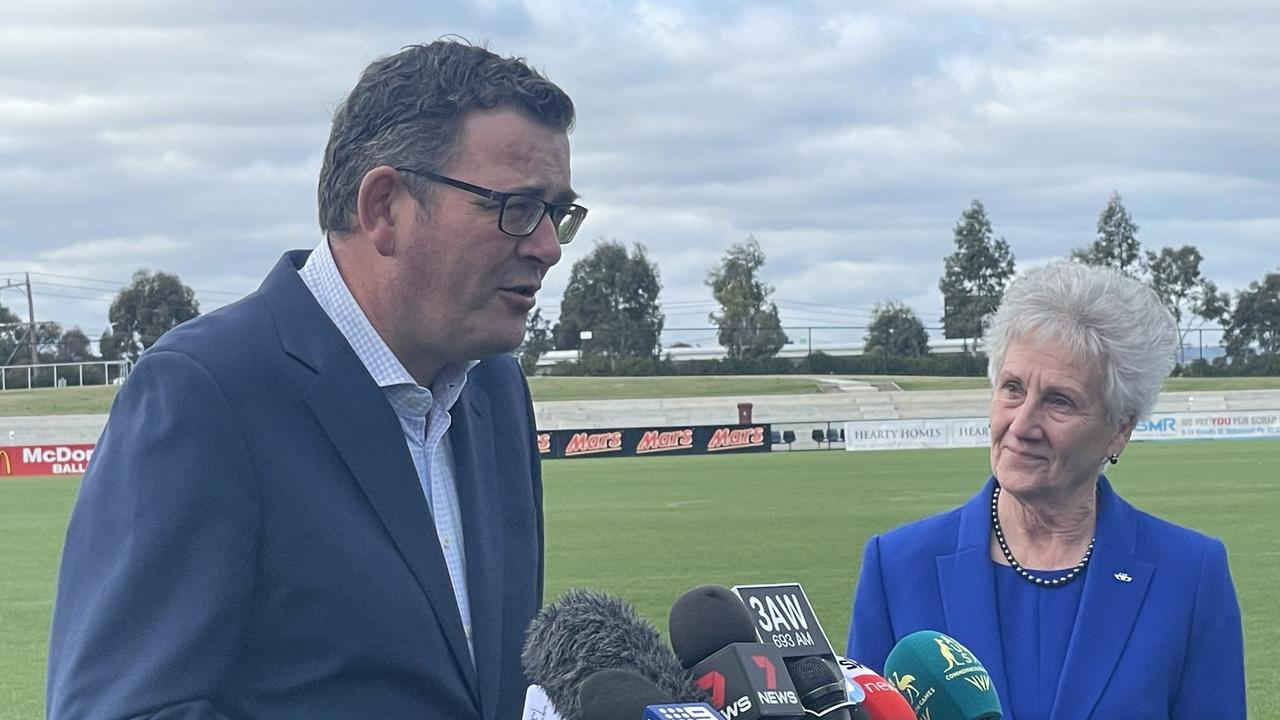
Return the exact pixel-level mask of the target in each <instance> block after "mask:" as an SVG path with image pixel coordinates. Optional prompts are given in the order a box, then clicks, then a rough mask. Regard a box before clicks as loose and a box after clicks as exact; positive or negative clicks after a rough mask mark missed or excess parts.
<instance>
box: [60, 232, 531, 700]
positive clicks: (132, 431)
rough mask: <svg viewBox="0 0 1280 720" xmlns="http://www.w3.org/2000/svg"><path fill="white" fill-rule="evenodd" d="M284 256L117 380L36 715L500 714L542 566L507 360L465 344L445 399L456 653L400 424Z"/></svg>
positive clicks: (443, 586) (512, 684) (446, 593)
mask: <svg viewBox="0 0 1280 720" xmlns="http://www.w3.org/2000/svg"><path fill="white" fill-rule="evenodd" d="M306 256H307V253H306V252H305V251H297V252H292V253H289V254H287V255H285V257H284V258H283V259H282V260H281V261H280V263H279V264H278V265H277V266H276V267H275V269H274V270H273V271H272V272H271V274H270V275H269V276H268V277H267V279H266V280H265V281H264V282H263V284H262V287H261V288H259V290H258V291H257V292H255V293H254V294H252V295H250V296H248V297H246V298H245V299H243V300H241V301H239V302H237V303H234V304H232V305H230V306H227V307H226V308H223V309H220V310H217V311H215V312H212V313H209V314H207V315H204V316H202V317H199V318H197V319H195V320H192V321H191V322H188V323H186V324H183V325H182V326H180V327H178V328H175V329H174V330H172V331H170V332H169V333H166V334H165V336H164V337H162V338H161V339H160V341H159V342H157V343H156V344H155V346H154V347H152V348H151V349H150V350H148V351H147V352H146V353H144V354H143V356H142V358H141V359H140V360H139V361H138V363H137V365H136V366H135V367H134V369H133V372H132V373H130V375H129V378H128V381H127V382H126V383H125V384H124V386H123V387H122V388H121V390H120V393H119V395H118V397H117V398H116V401H115V403H114V405H113V406H112V409H111V416H110V419H109V420H108V423H107V428H106V430H105V431H104V433H103V435H102V438H101V441H100V442H99V444H98V447H97V450H96V451H95V452H94V455H93V457H92V460H91V463H90V465H89V468H88V472H87V473H86V474H85V477H84V481H83V484H82V486H81V488H80V496H79V499H78V500H77V502H76V507H75V511H74V513H73V515H72V518H71V524H70V527H69V529H68V531H67V542H66V548H65V550H64V553H63V559H62V567H61V572H60V575H59V581H58V591H57V600H56V606H55V609H54V617H53V629H52V636H51V639H50V644H49V682H48V693H47V706H48V714H49V716H50V717H52V718H58V719H62V718H184V719H187V718H190V719H192V720H194V719H197V718H200V719H203V718H424V719H425V718H449V719H450V720H469V719H472V718H474V719H475V720H482V719H483V720H503V719H505V718H510V717H518V716H519V712H520V707H521V704H522V701H523V697H524V691H525V686H526V681H525V679H524V676H523V674H522V672H521V670H520V663H519V655H520V647H521V644H522V641H523V637H524V631H525V628H526V625H527V624H528V622H529V620H530V619H531V618H532V617H533V615H534V613H535V612H536V611H537V609H538V607H539V606H540V604H541V601H542V569H543V540H542V538H543V532H542V484H541V482H542V481H541V476H540V474H539V464H538V463H539V458H538V453H537V446H536V442H535V437H534V432H533V409H532V404H531V402H530V398H529V393H528V386H527V384H526V383H525V380H524V376H523V375H522V374H521V372H520V370H519V367H518V365H517V364H516V362H515V361H514V359H513V358H511V357H510V356H506V355H499V356H493V357H490V358H486V359H485V360H483V361H482V362H481V363H480V364H478V365H476V366H475V367H474V368H473V369H472V370H471V372H470V374H469V376H468V379H467V384H466V387H465V389H464V391H463V393H462V395H461V397H460V398H459V399H458V401H457V403H456V404H455V405H454V407H453V409H452V411H451V414H452V418H453V420H452V424H451V426H450V429H449V440H450V443H451V444H452V447H453V454H454V458H455V465H456V479H457V485H458V496H459V501H460V503H461V507H462V520H463V537H464V541H465V547H466V565H467V567H466V572H467V583H468V590H469V594H470V598H471V611H472V627H473V628H474V638H473V639H474V645H475V661H474V665H473V663H472V659H471V657H470V652H469V650H468V648H467V640H466V637H465V636H464V634H463V624H462V619H461V617H460V615H459V612H458V608H457V603H456V601H455V600H454V596H453V590H452V588H451V584H450V581H449V573H448V571H447V569H446V567H445V560H444V555H443V553H442V552H441V549H440V546H439V543H438V540H437V538H436V533H435V529H434V525H433V522H432V519H431V514H430V510H429V508H428V505H427V502H426V499H425V497H424V495H423V491H422V488H421V485H420V484H419V482H418V476H417V473H416V471H415V469H414V466H413V462H412V460H411V458H410V455H409V451H408V449H407V447H406V444H405V441H404V436H403V431H402V430H401V426H400V423H399V421H398V419H397V418H396V415H395V413H394V412H393V410H392V409H391V407H390V405H389V404H388V402H387V401H386V400H385V399H384V396H383V393H382V391H381V390H380V389H379V388H378V387H377V386H376V385H375V383H374V381H373V379H372V378H371V377H370V376H369V373H368V372H367V371H366V370H365V368H364V366H363V365H362V364H361V362H360V360H359V358H358V357H357V356H356V354H355V352H354V351H353V350H352V349H351V347H350V345H348V343H347V342H346V340H345V339H344V337H343V336H342V334H341V333H340V332H339V331H338V329H337V328H336V327H335V326H334V325H333V323H332V322H331V321H330V320H329V318H328V317H327V316H326V315H325V314H324V312H323V311H322V310H321V309H320V306H319V305H318V304H317V303H316V302H315V299H314V298H313V297H312V295H311V293H310V292H309V291H308V290H307V288H306V286H305V285H304V284H303V283H302V280H301V278H300V277H299V276H298V274H297V268H298V267H299V266H301V264H302V263H303V262H304V261H305V259H306Z"/></svg>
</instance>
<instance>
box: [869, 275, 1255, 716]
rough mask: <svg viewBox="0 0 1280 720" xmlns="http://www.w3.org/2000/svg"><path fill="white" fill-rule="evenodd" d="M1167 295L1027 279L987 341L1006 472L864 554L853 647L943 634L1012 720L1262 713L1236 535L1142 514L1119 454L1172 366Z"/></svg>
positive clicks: (1077, 278) (1070, 280)
mask: <svg viewBox="0 0 1280 720" xmlns="http://www.w3.org/2000/svg"><path fill="white" fill-rule="evenodd" d="M1177 343H1178V336H1177V328H1176V327H1175V325H1174V322H1173V319H1172V317H1171V316H1170V314H1169V312H1168V311H1167V310H1166V309H1165V308H1164V307H1163V305H1162V304H1161V303H1160V301H1159V299H1158V298H1157V297H1156V295H1155V293H1153V292H1152V291H1151V290H1150V289H1149V288H1147V287H1145V286H1143V285H1141V284H1140V283H1138V282H1136V281H1134V280H1131V279H1128V278H1125V277H1123V276H1122V275H1120V274H1119V273H1116V272H1114V271H1111V270H1106V269H1101V268H1091V267H1087V266H1083V265H1077V264H1073V263H1058V264H1054V265H1050V266H1048V267H1043V268H1039V269H1036V270H1032V271H1029V272H1027V273H1026V274H1025V275H1023V276H1021V277H1020V278H1018V279H1017V280H1016V281H1015V282H1014V283H1013V284H1012V285H1011V286H1010V287H1009V289H1008V291H1007V292H1006V294H1005V297H1004V302H1003V304H1002V305H1001V306H1000V309H999V310H998V311H997V312H996V315H995V318H994V320H993V323H992V327H991V330H990V332H989V334H988V351H989V357H990V361H991V362H990V367H989V370H988V373H989V375H990V377H991V383H992V386H993V388H994V392H993V394H992V398H991V472H992V476H991V477H990V478H989V479H988V480H987V482H986V484H985V485H984V486H983V488H982V490H980V491H979V492H978V494H977V495H975V496H974V497H973V499H971V500H970V501H969V502H967V503H965V504H964V505H962V506H961V507H959V508H956V509H954V510H952V511H950V512H947V513H944V514H941V515H937V516H934V517H931V518H927V519H925V520H921V521H918V522H915V523H913V524H910V525H907V526H905V527H902V528H899V529H896V530H893V531H891V532H888V533H885V534H884V535H881V536H878V537H872V538H871V539H870V540H869V541H868V542H867V546H866V551H865V554H864V558H863V563H862V575H861V578H860V579H859V582H858V590H857V594H856V596H855V599H854V608H853V621H852V625H851V630H850V635H849V647H848V654H849V657H851V658H854V659H856V660H859V661H862V662H864V663H867V664H869V665H870V666H872V667H874V668H876V669H878V670H882V669H883V666H884V661H885V658H886V656H887V655H888V654H889V651H890V649H892V647H893V645H894V643H895V642H897V640H899V639H900V638H902V637H904V636H906V635H908V634H910V633H912V632H914V631H916V630H923V629H932V630H939V631H942V632H945V633H947V634H949V635H951V636H953V637H955V638H956V639H957V640H959V641H960V642H961V643H963V644H964V645H966V646H967V647H968V648H969V649H970V650H971V651H973V653H974V654H975V655H976V656H977V657H978V659H979V660H981V661H982V662H983V664H985V665H986V668H987V670H988V672H989V673H990V674H991V678H992V681H993V683H994V684H995V686H996V689H997V690H998V692H999V694H1000V702H1001V704H1002V705H1003V707H1004V717H1005V718H1013V719H1015V720H1042V719H1043V720H1076V719H1080V720H1083V719H1084V718H1125V719H1126V720H1128V719H1137V718H1217V719H1226V720H1235V719H1237V718H1239V719H1243V718H1244V717H1245V699H1244V649H1243V640H1242V634H1241V628H1240V607H1239V604H1238V603H1237V601H1236V594H1235V588H1234V587H1233V585H1232V582H1231V575H1230V571H1229V570H1228V568H1227V553H1226V548H1225V547H1224V546H1223V544H1222V542H1221V541H1219V540H1216V539H1213V538H1209V537H1206V536H1204V535H1202V534H1200V533H1197V532H1195V531H1193V530H1189V529H1186V528H1182V527H1179V526H1177V525H1173V524H1171V523H1169V522H1166V521H1164V520H1160V519H1158V518H1156V517H1153V516H1151V515H1148V514H1147V513H1144V512H1141V511H1139V510H1136V509H1134V507H1133V506H1132V505H1130V504H1129V503H1127V502H1125V501H1124V500H1123V499H1122V498H1120V496H1118V495H1116V493H1115V491H1114V490H1112V488H1111V483H1110V482H1108V480H1107V478H1106V476H1105V475H1102V474H1101V469H1102V468H1104V467H1106V465H1107V464H1115V463H1117V462H1120V460H1121V457H1122V455H1123V452H1124V448H1125V445H1126V444H1127V443H1128V441H1129V436H1130V434H1131V433H1132V432H1133V427H1134V424H1135V423H1136V422H1137V421H1138V419H1140V418H1142V417H1144V416H1146V415H1147V414H1149V413H1150V412H1151V409H1152V408H1153V407H1154V406H1155V403H1156V396H1157V394H1158V392H1159V390H1160V386H1161V384H1162V382H1163V381H1164V378H1165V376H1166V375H1167V374H1168V372H1169V370H1170V368H1171V367H1172V365H1173V355H1174V351H1175V350H1176V348H1177Z"/></svg>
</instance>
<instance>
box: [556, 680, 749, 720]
mask: <svg viewBox="0 0 1280 720" xmlns="http://www.w3.org/2000/svg"><path fill="white" fill-rule="evenodd" d="M578 697H579V700H580V701H581V703H582V718H583V720H631V719H632V718H639V719H640V720H650V718H652V719H654V720H724V716H723V715H721V714H720V713H718V712H716V711H715V710H714V709H713V708H712V707H711V706H710V705H708V704H706V703H673V702H672V701H671V696H669V695H667V694H666V693H664V692H662V690H660V689H659V688H658V686H657V685H654V684H653V682H652V681H650V680H649V679H648V678H646V677H642V676H641V675H638V674H636V673H634V672H632V671H630V670H622V669H620V668H610V669H608V670H601V671H599V672H597V673H594V674H592V675H591V676H590V677H588V678H587V679H586V680H583V681H582V690H581V692H579V693H578Z"/></svg>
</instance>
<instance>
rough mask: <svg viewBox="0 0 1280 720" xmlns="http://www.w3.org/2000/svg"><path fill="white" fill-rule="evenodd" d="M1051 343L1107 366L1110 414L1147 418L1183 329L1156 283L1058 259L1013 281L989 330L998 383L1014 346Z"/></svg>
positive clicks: (1113, 418)
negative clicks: (1027, 342) (1017, 343)
mask: <svg viewBox="0 0 1280 720" xmlns="http://www.w3.org/2000/svg"><path fill="white" fill-rule="evenodd" d="M1015 340H1031V341H1043V340H1053V341H1056V342H1058V343H1061V344H1062V345H1063V346H1064V347H1065V348H1066V349H1067V350H1068V352H1070V353H1071V354H1072V356H1073V357H1075V358H1077V359H1079V360H1081V361H1083V362H1085V363H1088V364H1091V365H1095V366H1097V367H1098V368H1100V369H1101V371H1102V392H1103V403H1104V407H1106V409H1107V419H1108V421H1110V422H1113V423H1118V422H1120V421H1123V420H1128V419H1130V418H1133V419H1134V420H1138V419H1141V418H1144V417H1146V416H1147V415H1149V414H1150V413H1151V411H1152V409H1154V408H1155V405H1156V397H1157V396H1158V395H1159V393H1160V386H1161V385H1162V384H1163V383H1164V379H1165V378H1166V377H1168V375H1169V371H1170V370H1172V369H1173V365H1174V353H1175V352H1176V351H1177V349H1178V327H1177V324H1176V323H1175V322H1174V319H1173V315H1172V314H1171V313H1170V312H1169V310H1168V308H1166V307H1165V306H1164V303H1162V302H1161V301H1160V298H1159V296H1157V295H1156V293H1155V291H1154V290H1152V289H1151V288H1149V287H1147V286H1146V285H1143V284H1142V283H1140V282H1138V281H1137V280H1134V279H1132V278H1128V277H1125V276H1124V275H1121V274H1120V273H1119V272H1116V271H1115V270H1112V269H1110V268H1100V267H1090V266H1088V265H1081V264H1078V263H1074V262H1066V261H1062V262H1056V263H1053V264H1051V265H1046V266H1044V267H1038V268H1035V269H1033V270H1028V271H1027V272H1025V273H1023V274H1022V275H1020V276H1018V278H1017V279H1015V280H1014V281H1013V283H1012V284H1010V285H1009V288H1008V289H1007V290H1006V291H1005V293H1004V299H1003V300H1002V301H1001V303H1000V308H999V309H998V310H996V313H995V317H994V318H993V319H992V322H991V329H990V330H989V331H988V332H987V341H986V346H987V357H988V358H989V359H990V362H989V364H988V366H987V376H988V377H989V378H990V379H991V384H992V386H994V385H995V382H996V376H997V375H998V374H999V372H1000V367H1001V366H1002V365H1003V364H1004V357H1005V353H1006V352H1007V351H1008V349H1009V344H1010V343H1012V342H1013V341H1015Z"/></svg>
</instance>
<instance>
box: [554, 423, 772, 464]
mask: <svg viewBox="0 0 1280 720" xmlns="http://www.w3.org/2000/svg"><path fill="white" fill-rule="evenodd" d="M770 438H771V435H770V432H769V426H768V425H671V426H663V427H630V428H593V429H589V430H549V431H548V430H544V431H542V432H539V433H538V449H539V454H540V455H541V456H542V457H544V458H577V457H599V456H602V455H607V456H615V457H617V456H635V455H703V454H706V453H712V452H713V453H717V454H719V453H739V452H768V451H769V450H770V449H771V448H772V445H771V442H770Z"/></svg>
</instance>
